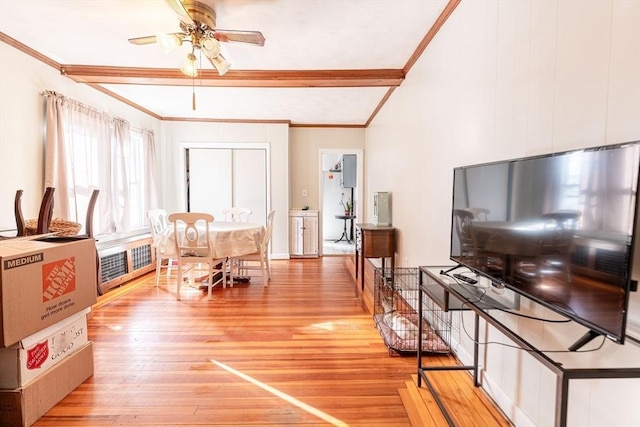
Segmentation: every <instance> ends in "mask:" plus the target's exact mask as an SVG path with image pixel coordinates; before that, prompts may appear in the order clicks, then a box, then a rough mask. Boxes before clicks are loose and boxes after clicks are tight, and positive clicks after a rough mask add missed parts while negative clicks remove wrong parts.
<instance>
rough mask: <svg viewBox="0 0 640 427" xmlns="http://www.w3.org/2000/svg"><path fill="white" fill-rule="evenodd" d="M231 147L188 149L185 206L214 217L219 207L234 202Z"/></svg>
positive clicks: (218, 212)
mask: <svg viewBox="0 0 640 427" xmlns="http://www.w3.org/2000/svg"><path fill="white" fill-rule="evenodd" d="M231 174H232V150H230V149H217V148H216V149H209V148H205V149H200V148H191V149H189V150H187V191H188V193H187V194H188V196H187V209H188V210H189V212H206V213H210V214H212V215H213V216H214V217H219V216H220V215H221V209H223V208H228V207H231V206H233V205H232V201H233V196H232V194H233V193H232V189H233V187H232V185H231V176H232V175H231Z"/></svg>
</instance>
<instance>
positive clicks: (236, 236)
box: [154, 221, 265, 258]
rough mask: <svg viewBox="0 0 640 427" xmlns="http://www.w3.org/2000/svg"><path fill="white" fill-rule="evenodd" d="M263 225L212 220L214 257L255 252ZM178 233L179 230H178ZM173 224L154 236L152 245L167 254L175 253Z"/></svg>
mask: <svg viewBox="0 0 640 427" xmlns="http://www.w3.org/2000/svg"><path fill="white" fill-rule="evenodd" d="M264 231H265V230H264V226H263V225H262V224H258V223H256V222H230V221H214V222H212V223H210V224H209V235H210V239H211V246H212V251H213V257H214V258H226V257H237V256H240V255H246V254H250V253H253V252H256V251H258V250H259V249H260V242H261V241H262V236H263V234H264ZM178 233H180V231H178ZM173 234H174V233H173V224H169V227H167V229H166V230H165V232H164V233H162V234H160V235H158V236H156V238H155V240H154V246H159V247H161V248H164V250H165V252H164V253H165V254H166V255H168V256H171V255H175V253H176V250H175V243H174V236H173Z"/></svg>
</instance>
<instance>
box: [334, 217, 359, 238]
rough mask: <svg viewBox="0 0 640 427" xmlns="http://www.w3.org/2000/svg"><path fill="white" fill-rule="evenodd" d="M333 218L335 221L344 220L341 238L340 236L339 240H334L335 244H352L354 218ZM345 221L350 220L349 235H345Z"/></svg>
mask: <svg viewBox="0 0 640 427" xmlns="http://www.w3.org/2000/svg"><path fill="white" fill-rule="evenodd" d="M335 217H336V219H342V220H344V227H343V229H342V236H340V238H339V239H338V240H336V243H338V242H341V241H343V240H345V241H347V242H349V243H353V220H354V219H355V217H356V216H355V215H336V216H335ZM347 220H351V225H350V226H349V234H347Z"/></svg>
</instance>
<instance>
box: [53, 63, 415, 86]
mask: <svg viewBox="0 0 640 427" xmlns="http://www.w3.org/2000/svg"><path fill="white" fill-rule="evenodd" d="M60 72H61V73H62V74H63V75H64V76H67V77H69V78H70V79H72V80H74V81H76V82H78V83H87V84H138V85H162V86H191V85H192V84H193V79H192V78H191V77H187V76H185V75H184V74H182V72H180V70H178V69H173V68H130V67H104V66H91V65H60ZM404 78H405V75H404V71H402V70H390V69H379V70H313V71H309V70H269V71H251V70H247V71H243V70H231V71H229V72H227V73H226V74H225V75H224V76H220V75H218V73H217V72H216V71H214V70H200V74H199V75H198V77H196V81H197V82H198V86H209V87H277V88H282V87H289V88H296V87H297V88H308V87H378V86H387V87H389V86H390V87H397V86H400V84H401V83H402V81H403V80H404Z"/></svg>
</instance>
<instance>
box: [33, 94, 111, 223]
mask: <svg viewBox="0 0 640 427" xmlns="http://www.w3.org/2000/svg"><path fill="white" fill-rule="evenodd" d="M45 95H46V96H47V102H46V126H47V127H46V137H45V139H46V142H45V144H46V145H45V187H55V189H56V190H55V191H56V193H55V197H54V200H55V203H54V208H53V217H54V218H58V217H60V218H65V219H68V220H71V221H76V222H79V223H81V224H84V222H85V219H86V218H85V216H86V208H87V205H88V202H89V198H90V197H91V192H92V191H93V189H95V188H98V189H100V197H99V198H98V204H99V206H102V205H103V204H104V203H103V202H102V200H104V199H105V198H108V193H109V191H108V189H109V188H110V184H109V181H110V159H111V155H110V151H111V148H110V146H111V144H110V127H111V124H110V118H109V116H108V115H107V114H105V113H102V112H100V111H98V110H96V109H94V108H91V107H88V106H86V105H83V104H81V103H79V102H77V101H75V100H72V99H69V98H66V97H64V96H62V95H60V94H57V93H55V92H46V93H45ZM105 193H107V194H105ZM94 221H95V225H96V230H97V232H98V233H101V232H102V233H105V232H109V230H110V229H111V226H110V224H109V212H108V209H105V208H100V209H99V214H98V215H96V216H94Z"/></svg>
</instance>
